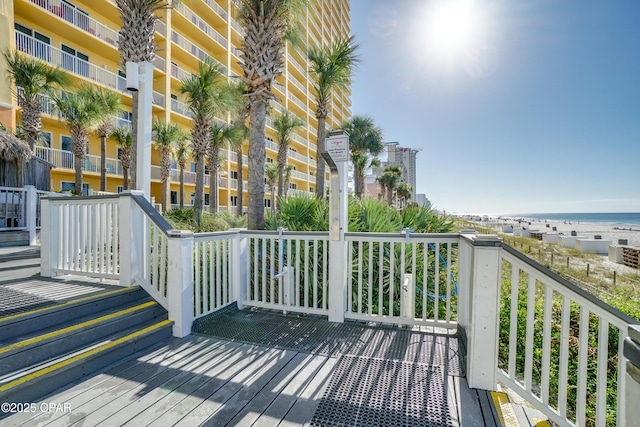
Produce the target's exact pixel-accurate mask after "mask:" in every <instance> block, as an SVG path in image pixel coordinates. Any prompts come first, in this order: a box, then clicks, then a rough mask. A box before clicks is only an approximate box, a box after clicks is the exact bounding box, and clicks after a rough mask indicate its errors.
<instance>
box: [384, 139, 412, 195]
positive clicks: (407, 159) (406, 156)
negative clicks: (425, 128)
mask: <svg viewBox="0 0 640 427" xmlns="http://www.w3.org/2000/svg"><path fill="white" fill-rule="evenodd" d="M399 144H400V143H399V142H387V143H385V146H386V148H387V161H386V162H385V166H388V165H401V166H403V174H402V179H401V181H402V182H406V183H407V184H409V185H410V186H411V200H414V201H415V200H416V155H417V153H418V150H416V149H415V148H406V147H400V145H399Z"/></svg>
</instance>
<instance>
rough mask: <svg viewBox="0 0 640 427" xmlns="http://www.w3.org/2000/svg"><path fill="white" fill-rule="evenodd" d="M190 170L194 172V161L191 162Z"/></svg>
mask: <svg viewBox="0 0 640 427" xmlns="http://www.w3.org/2000/svg"><path fill="white" fill-rule="evenodd" d="M191 172H193V173H195V172H196V164H195V162H191Z"/></svg>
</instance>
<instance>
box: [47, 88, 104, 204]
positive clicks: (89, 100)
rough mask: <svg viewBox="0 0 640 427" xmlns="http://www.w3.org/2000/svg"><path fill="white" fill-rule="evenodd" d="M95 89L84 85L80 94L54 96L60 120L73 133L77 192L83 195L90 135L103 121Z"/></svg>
mask: <svg viewBox="0 0 640 427" xmlns="http://www.w3.org/2000/svg"><path fill="white" fill-rule="evenodd" d="M92 91H93V89H92V88H91V86H89V85H82V86H81V87H80V88H79V90H78V92H73V93H68V94H63V95H62V96H54V98H53V102H54V103H55V106H56V108H57V110H58V114H59V116H60V118H64V120H65V125H66V127H67V129H69V132H70V133H71V152H72V153H73V155H74V157H75V172H76V177H75V191H76V194H82V169H83V168H82V166H83V165H82V163H83V159H84V155H85V153H86V152H87V149H88V147H89V133H90V132H91V131H92V130H93V129H95V127H96V126H97V124H98V123H99V121H100V119H101V111H102V110H101V108H102V106H101V105H100V104H99V103H98V102H97V101H96V99H95V98H94V97H93V95H92V93H93V92H92Z"/></svg>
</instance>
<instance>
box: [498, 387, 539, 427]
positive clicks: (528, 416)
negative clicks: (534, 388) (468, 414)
mask: <svg viewBox="0 0 640 427" xmlns="http://www.w3.org/2000/svg"><path fill="white" fill-rule="evenodd" d="M490 395H491V403H492V406H493V412H494V417H495V419H496V424H497V425H498V426H501V427H551V424H550V423H549V421H548V420H547V417H545V416H544V414H542V413H541V412H540V411H537V410H535V409H531V408H528V407H525V406H522V405H517V404H515V403H513V402H511V399H509V395H508V394H507V393H505V392H501V391H492V392H490Z"/></svg>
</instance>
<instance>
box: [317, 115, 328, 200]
mask: <svg viewBox="0 0 640 427" xmlns="http://www.w3.org/2000/svg"><path fill="white" fill-rule="evenodd" d="M325 123H326V117H324V116H320V117H318V146H317V151H316V195H317V196H318V197H320V198H322V197H324V171H325V163H324V158H323V157H322V155H321V154H320V153H322V152H323V151H325V147H324V141H325V138H326V134H327V133H326V129H325V127H326V125H325Z"/></svg>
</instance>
